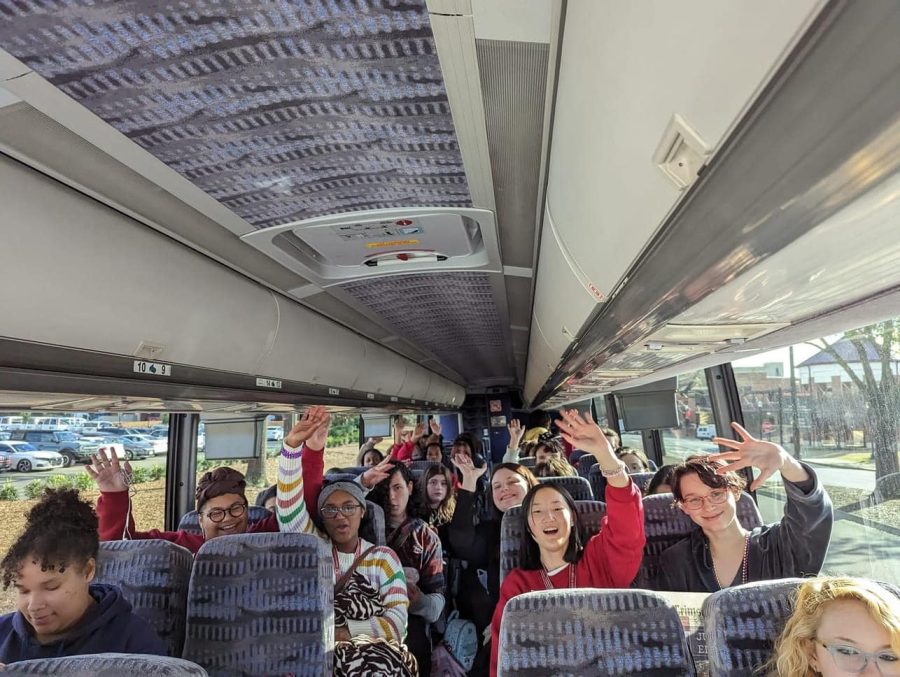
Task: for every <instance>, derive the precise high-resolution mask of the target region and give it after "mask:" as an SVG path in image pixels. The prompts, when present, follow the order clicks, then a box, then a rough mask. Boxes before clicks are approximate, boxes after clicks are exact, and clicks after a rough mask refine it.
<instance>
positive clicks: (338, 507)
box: [277, 407, 418, 677]
mask: <svg viewBox="0 0 900 677" xmlns="http://www.w3.org/2000/svg"><path fill="white" fill-rule="evenodd" d="M312 411H313V413H312V414H311V418H312V417H315V418H318V417H319V416H324V417H325V425H324V426H322V427H320V428H317V429H315V430H314V431H312V432H311V433H310V434H308V435H307V434H306V433H307V432H308V431H307V430H304V429H303V428H302V427H301V424H302V421H301V422H299V423H298V424H297V425H296V426H294V428H292V429H291V431H290V433H288V434H287V435H286V436H285V438H284V447H283V449H282V451H281V455H280V456H279V458H278V502H277V513H278V521H279V524H280V525H281V531H283V532H285V533H310V534H318V535H319V536H320V537H322V538H323V539H325V540H326V541H327V542H328V544H329V545H330V548H331V554H332V559H333V562H334V577H335V587H334V611H335V613H334V624H335V628H334V639H335V648H334V673H333V674H334V675H337V676H339V677H342V676H350V675H352V676H354V677H356V676H357V675H359V676H362V675H369V674H383V675H399V676H401V677H415V675H417V674H418V671H417V666H416V659H415V657H414V656H413V655H412V654H411V653H410V652H409V650H408V649H407V648H406V646H405V645H404V644H403V640H404V638H405V637H406V631H407V612H408V608H409V597H408V595H407V589H406V576H405V574H404V571H403V567H402V566H401V564H400V561H399V560H398V558H397V555H396V554H395V553H394V551H393V550H391V549H390V548H386V547H384V546H377V545H373V544H372V543H369V542H368V541H366V540H364V539H362V538H360V536H359V525H360V523H361V522H362V519H363V516H364V515H365V512H366V498H365V492H366V489H365V488H364V487H363V486H361V484H362V485H366V486H369V485H371V484H374V483H375V480H377V481H380V480H382V479H384V478H385V477H386V476H387V469H386V468H387V466H388V464H389V462H390V457H388V460H387V461H385V462H384V463H382V464H379V466H376V467H373V468H371V469H370V470H368V471H366V473H365V474H364V475H363V476H361V477H360V483H357V482H343V481H342V482H334V483H331V484H327V485H324V486H323V474H322V469H323V468H324V458H323V453H322V449H324V446H325V439H326V438H327V435H328V414H326V413H325V412H324V410H323V409H321V408H320V407H313V408H312ZM307 440H308V441H309V446H308V447H307V446H306V445H305V442H306V441H307ZM382 466H384V469H382ZM308 500H314V501H315V505H316V506H317V512H318V515H319V516H320V517H321V520H322V524H323V525H324V528H325V533H324V534H323V533H320V532H319V531H318V530H317V529H316V527H315V525H314V524H313V516H312V515H311V514H310V511H309V509H308V508H307V505H308V504H307V501H308Z"/></svg>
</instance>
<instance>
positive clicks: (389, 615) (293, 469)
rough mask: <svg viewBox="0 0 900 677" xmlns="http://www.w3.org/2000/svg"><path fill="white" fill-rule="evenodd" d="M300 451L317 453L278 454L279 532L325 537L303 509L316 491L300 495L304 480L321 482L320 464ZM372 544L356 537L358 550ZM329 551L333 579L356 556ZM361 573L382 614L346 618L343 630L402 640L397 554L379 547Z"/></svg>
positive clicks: (405, 606)
mask: <svg viewBox="0 0 900 677" xmlns="http://www.w3.org/2000/svg"><path fill="white" fill-rule="evenodd" d="M304 453H312V454H316V453H319V454H320V453H321V452H315V451H312V450H309V451H307V450H305V449H303V448H300V449H293V448H291V447H288V446H286V445H285V447H284V449H282V451H281V456H279V457H278V498H277V503H276V505H277V508H276V509H277V514H278V523H279V525H280V527H281V531H282V532H285V533H307V534H318V535H319V536H320V537H322V538H325V539H327V538H328V537H327V536H326V535H325V534H322V533H321V532H319V531H318V530H317V529H316V527H315V525H314V524H313V521H312V518H311V517H310V514H309V510H308V509H307V503H306V502H307V501H310V502H312V501H313V500H318V492H315V493H316V495H315V496H312V495H311V494H309V493H306V494H304V490H303V487H304V483H310V484H314V485H317V486H321V484H322V476H321V473H322V464H319V463H309V464H304V463H302V456H303V454H304ZM371 546H372V544H371V543H368V542H367V541H365V540H363V539H360V552H362V551H364V550H366V549H367V548H369V547H371ZM332 553H333V555H334V557H335V559H336V561H337V563H338V565H339V568H340V570H339V571H335V572H334V575H335V580H337V578H339V577H340V575H341V574H342V573H343V572H344V571H346V570H347V568H348V567H349V566H350V565H351V564H352V563H353V560H354V559H356V555H355V554H354V553H349V552H348V553H343V552H338V551H337V550H336V549H334V548H332ZM356 570H357V571H358V572H359V573H360V574H362V575H363V576H365V578H366V580H367V581H369V582H370V583H371V584H372V586H373V587H374V588H375V589H376V590H378V591H379V592H380V593H381V602H382V604H383V605H384V615H382V616H373V617H372V618H369V619H367V620H364V621H353V620H348V621H347V629H348V630H349V631H350V634H351V635H352V636H354V637H355V636H357V635H367V636H370V637H383V638H385V639H390V640H395V641H398V642H402V641H403V638H404V637H405V636H406V620H407V614H408V611H409V597H408V596H407V594H406V576H405V575H404V573H403V567H402V566H401V565H400V561H399V560H398V559H397V555H396V554H395V553H394V551H393V550H391V549H390V548H386V547H383V546H380V547H378V548H376V549H375V550H373V551H372V552H371V553H369V555H368V556H366V558H365V559H364V560H363V561H362V562H360V564H359V566H358V567H357V569H356Z"/></svg>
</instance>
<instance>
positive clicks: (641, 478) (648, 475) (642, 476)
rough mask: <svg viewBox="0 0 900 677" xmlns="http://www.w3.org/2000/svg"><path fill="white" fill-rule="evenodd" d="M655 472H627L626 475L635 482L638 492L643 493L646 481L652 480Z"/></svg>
mask: <svg viewBox="0 0 900 677" xmlns="http://www.w3.org/2000/svg"><path fill="white" fill-rule="evenodd" d="M655 474H656V473H652V472H633V473H628V476H629V477H630V478H631V481H632V482H634V483H635V485H636V486H637V488H638V489H639V490H640V492H641V493H644V488H645V487H646V486H647V482H649V481H650V480H652V479H653V476H654V475H655Z"/></svg>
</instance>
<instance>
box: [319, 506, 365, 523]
mask: <svg viewBox="0 0 900 677" xmlns="http://www.w3.org/2000/svg"><path fill="white" fill-rule="evenodd" d="M360 507H362V506H360V505H359V503H344V505H342V506H341V507H340V508H339V507H337V506H336V505H326V506H323V507H322V509H321V510H320V511H319V512H321V513H322V517H324V518H325V519H327V520H333V519H334V518H335V517H337V514H338V512H340V513H341V514H342V515H343V516H344V517H353V516H354V515H355V514H356V511H357V510H359V509H360Z"/></svg>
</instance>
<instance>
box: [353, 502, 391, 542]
mask: <svg viewBox="0 0 900 677" xmlns="http://www.w3.org/2000/svg"><path fill="white" fill-rule="evenodd" d="M359 535H360V537H361V538H363V539H365V540H367V541H368V542H369V543H374V544H375V545H385V538H384V510H382V509H381V506H380V505H378V504H377V503H372V501H366V516H365V517H364V518H363V520H362V522H360V523H359Z"/></svg>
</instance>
